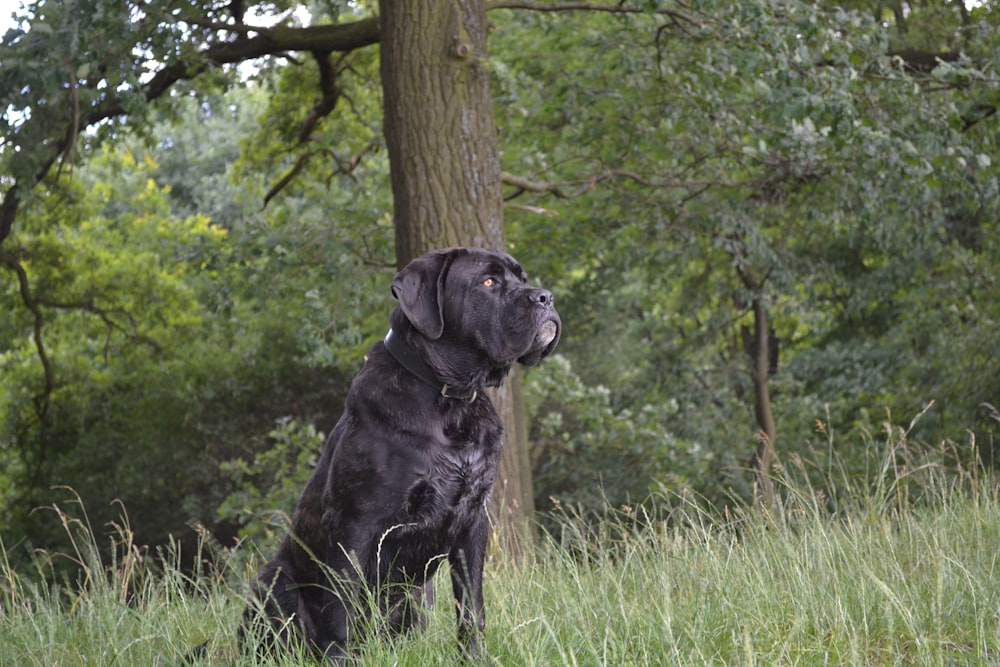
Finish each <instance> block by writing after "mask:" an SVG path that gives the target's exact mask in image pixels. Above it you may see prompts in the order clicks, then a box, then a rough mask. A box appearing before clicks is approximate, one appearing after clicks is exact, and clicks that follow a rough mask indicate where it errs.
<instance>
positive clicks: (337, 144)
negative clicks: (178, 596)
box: [0, 0, 1000, 553]
mask: <svg viewBox="0 0 1000 667" xmlns="http://www.w3.org/2000/svg"><path fill="white" fill-rule="evenodd" d="M120 4H121V3H117V2H105V1H103V0H89V1H88V2H82V1H81V2H77V3H58V4H57V3H53V2H37V3H33V4H31V5H30V6H29V8H28V12H29V13H28V17H29V18H28V19H27V20H26V21H25V22H23V23H21V24H20V25H19V27H18V28H16V29H14V30H11V31H10V32H8V33H7V35H6V36H5V37H4V40H3V44H2V45H0V63H2V64H3V68H2V69H0V72H2V74H0V98H2V99H5V100H9V102H8V105H9V106H7V107H6V108H5V109H4V110H2V121H3V122H2V131H3V135H2V136H3V144H2V145H0V184H3V186H4V188H5V192H6V197H5V206H6V204H7V203H9V202H10V201H12V199H11V184H12V183H14V180H13V179H18V180H17V183H19V185H18V188H19V189H18V191H17V192H16V193H15V194H16V198H17V200H18V203H19V210H18V211H17V217H16V219H14V220H15V221H14V224H13V225H12V226H11V227H10V229H4V228H3V226H2V224H0V232H2V233H0V244H2V245H0V276H2V278H0V311H2V312H3V313H5V315H4V317H3V318H2V319H0V375H2V378H3V381H2V383H0V494H2V495H0V531H2V532H0V534H2V535H3V539H4V542H5V544H7V545H8V548H9V547H10V546H11V545H13V544H14V543H17V542H20V541H22V540H23V541H24V542H25V544H26V545H29V546H33V545H46V544H48V543H50V542H51V541H52V540H54V539H56V535H57V534H60V533H61V530H60V529H59V527H58V525H56V522H53V521H49V520H48V518H46V517H45V516H42V515H38V514H34V515H31V514H29V513H28V510H29V509H30V508H32V507H36V506H40V505H46V504H49V503H50V502H52V499H53V491H51V490H50V487H52V486H55V485H67V486H71V487H73V488H74V489H76V491H78V492H79V493H80V494H81V496H82V497H83V498H84V499H85V500H86V501H87V505H88V508H89V509H90V510H91V511H92V512H93V513H94V514H95V515H98V517H95V518H101V519H103V518H105V517H107V516H113V515H114V513H115V512H116V509H115V508H114V507H112V506H111V505H110V502H111V501H112V500H113V499H116V498H118V499H121V500H122V501H123V502H124V503H125V505H126V507H127V508H128V510H129V513H130V515H131V517H132V524H133V526H135V527H136V530H137V533H138V535H139V540H140V541H145V542H152V543H155V542H160V541H163V540H164V539H165V538H166V535H167V534H168V533H174V534H179V533H183V532H185V527H184V525H185V523H186V522H189V521H192V520H195V521H201V522H204V523H206V524H208V525H213V524H215V523H216V522H218V521H220V520H223V519H240V520H245V519H246V518H247V517H248V516H251V515H253V514H254V513H269V511H271V510H275V509H277V510H284V511H287V510H288V509H289V504H290V502H291V500H292V499H293V498H294V490H295V489H296V488H298V487H297V484H298V483H299V481H300V480H301V479H302V478H303V477H304V476H305V475H308V472H309V468H308V467H309V462H310V460H311V458H312V455H313V452H314V451H315V448H316V447H317V446H318V443H319V441H320V436H321V433H322V432H325V431H326V430H328V429H329V428H330V426H331V425H332V424H331V421H332V420H333V419H335V418H336V415H337V414H338V412H339V401H340V399H341V397H342V396H343V394H344V392H345V391H346V388H347V383H348V381H349V378H350V377H351V376H352V375H353V373H354V372H355V370H356V369H357V367H358V366H359V365H360V364H361V363H362V355H363V354H364V352H365V350H366V349H367V347H368V345H370V344H371V342H372V341H373V340H376V339H377V338H378V337H380V336H381V335H382V334H383V333H384V327H385V322H386V315H387V313H388V311H389V309H390V308H391V305H392V302H391V298H390V296H389V293H388V289H387V285H388V282H389V280H390V279H391V275H392V268H391V267H392V265H393V256H392V249H391V248H392V223H391V202H390V196H391V195H390V190H389V183H388V178H387V172H388V166H387V162H386V158H385V155H384V150H383V146H382V138H381V125H380V105H381V95H380V90H379V85H378V52H377V48H374V47H372V48H359V49H356V50H351V51H349V52H347V53H345V54H344V55H343V56H342V57H340V58H339V59H335V60H334V61H333V64H332V67H333V69H334V70H336V73H337V75H338V78H337V88H336V94H337V96H338V97H339V100H340V102H339V104H338V105H337V106H336V113H333V114H331V113H330V111H331V109H326V108H321V107H322V100H320V102H317V100H316V99H315V98H316V94H317V93H316V90H317V87H319V88H320V89H322V90H325V89H326V88H327V87H326V84H327V83H328V81H325V79H324V76H325V75H328V74H329V72H327V73H326V74H324V71H323V70H322V68H320V69H317V68H316V67H314V66H313V65H312V64H311V63H309V62H306V61H305V60H302V59H298V58H296V57H294V56H286V57H271V58H266V59H262V60H258V61H253V62H252V64H249V63H248V64H247V65H246V66H244V67H243V68H241V69H235V68H233V69H230V68H222V67H220V68H217V69H216V70H210V71H208V72H207V73H206V72H197V73H191V78H192V82H191V83H187V84H183V85H182V84H178V86H177V88H175V89H174V93H173V94H171V95H167V96H164V97H162V98H160V99H155V100H153V99H145V98H143V97H141V96H139V95H136V94H133V95H131V96H130V95H128V94H126V93H128V91H129V90H135V89H136V88H135V87H136V86H139V85H140V84H141V82H142V81H143V77H144V74H143V72H142V69H143V68H144V67H146V68H148V67H151V66H152V65H151V63H154V64H155V63H163V64H165V65H167V66H170V65H172V64H174V63H181V64H183V63H185V62H187V60H185V59H186V58H188V57H189V55H190V54H189V52H188V49H191V50H197V49H199V48H202V47H204V48H215V46H217V45H215V46H213V45H212V44H211V40H210V39H209V38H208V37H207V35H210V34H212V32H213V30H216V27H213V26H216V25H217V24H219V23H222V22H224V21H227V20H229V19H228V18H227V17H228V12H229V6H223V5H219V4H218V3H209V2H206V3H198V2H187V3H183V2H177V3H166V4H167V5H169V7H170V9H169V10H167V9H164V10H163V12H162V13H158V14H149V15H146V14H144V13H143V12H144V11H145V9H148V8H145V5H142V4H141V3H140V4H134V5H133V4H132V3H129V6H130V7H132V8H133V9H134V14H131V15H130V14H123V13H122V10H121V8H120ZM235 5H236V3H234V5H233V6H235ZM140 7H142V8H145V9H142V10H141V9H140ZM505 7H506V8H505ZM560 7H561V6H560V3H557V2H556V3H531V2H523V3H521V2H497V3H494V9H493V10H492V11H491V12H490V15H489V16H490V20H491V22H492V24H493V31H492V34H491V43H490V48H491V56H490V59H489V67H490V70H491V73H492V76H493V78H494V84H495V85H494V94H495V99H496V103H497V104H496V114H497V122H498V126H499V128H500V133H501V137H500V141H501V149H502V156H503V162H504V169H505V170H506V172H507V174H506V183H507V185H506V188H507V193H508V200H507V227H508V229H507V235H508V239H509V243H510V246H511V247H510V250H511V252H512V253H513V254H515V255H516V256H517V257H518V258H519V259H521V260H522V262H523V263H524V264H525V266H527V267H528V269H529V272H531V273H532V274H533V276H534V277H536V278H537V279H538V280H539V281H540V282H541V283H543V284H545V285H546V286H547V287H549V288H551V289H552V290H553V291H554V292H555V293H556V296H557V301H558V305H559V309H560V312H561V313H562V315H563V320H564V322H565V325H566V326H565V338H564V340H563V342H562V343H561V347H560V353H561V354H560V356H559V358H557V359H554V360H552V361H551V362H550V363H547V364H545V365H543V366H542V367H540V368H539V369H537V370H533V371H532V372H531V373H530V374H529V375H528V377H527V395H528V402H529V411H530V413H531V417H532V421H531V435H532V442H533V452H532V459H533V463H534V465H535V482H536V497H537V499H538V506H539V507H540V508H543V509H544V508H548V507H551V506H552V501H551V500H550V498H554V499H556V500H558V501H559V503H560V504H561V505H562V506H564V507H565V506H566V505H578V506H579V507H580V508H581V509H582V511H584V512H587V511H592V510H597V509H599V508H602V507H604V506H605V501H610V503H611V504H612V505H620V504H623V503H626V502H635V501H638V500H641V499H643V498H645V497H647V496H648V495H649V494H650V492H652V491H655V490H657V489H661V488H669V489H680V488H684V489H691V490H693V491H695V492H697V493H699V494H701V495H703V496H705V497H707V498H709V499H710V500H711V501H712V502H716V503H724V502H730V501H731V500H733V499H734V498H735V499H743V500H747V499H750V498H751V496H752V493H753V491H752V488H751V486H752V483H753V476H752V475H750V474H749V472H748V470H747V467H748V466H749V464H750V462H751V459H752V455H753V453H754V449H755V447H756V440H755V437H756V434H757V433H758V432H759V431H760V430H761V425H760V424H759V423H758V419H757V417H756V415H755V401H756V400H757V398H758V397H757V396H756V394H757V393H758V391H757V389H758V388H757V387H756V386H755V384H754V382H753V378H752V366H751V363H750V356H751V355H750V354H749V352H748V350H749V349H750V348H751V347H752V342H753V330H754V308H753V307H752V306H753V304H758V305H761V306H762V307H763V308H764V309H765V311H766V313H767V315H768V318H769V325H770V328H771V330H772V338H773V341H772V342H774V343H775V344H772V350H771V351H772V354H771V359H770V360H769V361H770V371H771V372H770V374H769V376H768V378H767V382H768V384H769V387H770V403H771V406H770V407H771V408H772V409H773V413H774V416H775V420H776V423H777V427H776V438H775V440H774V443H773V446H774V448H775V450H776V452H777V456H778V460H779V461H780V460H783V459H786V458H790V457H796V456H800V457H805V458H807V459H810V460H814V461H815V462H816V463H817V467H818V469H823V468H824V465H825V464H824V462H825V461H828V460H829V458H830V457H836V458H837V460H838V461H840V462H842V463H843V464H844V465H845V466H847V469H848V470H852V469H853V468H852V466H855V465H856V468H857V469H859V470H860V469H862V468H863V466H864V457H863V456H862V454H863V449H864V447H863V441H864V440H863V438H862V437H861V435H862V434H863V433H865V432H876V431H880V430H882V429H883V428H884V427H883V424H884V423H888V424H908V423H909V422H910V420H911V418H912V417H914V416H915V415H917V414H919V413H922V412H923V415H922V418H921V420H920V422H919V425H918V426H917V427H916V428H915V430H914V431H913V433H912V438H911V442H914V441H917V440H919V441H923V442H926V443H928V444H929V445H930V446H934V447H937V445H938V444H939V443H940V442H942V441H954V442H957V443H959V446H957V447H956V451H959V452H960V456H961V457H966V458H974V457H981V458H982V459H983V460H984V461H985V462H986V463H987V464H988V465H992V464H993V462H994V458H995V452H994V451H993V448H994V438H995V436H994V434H995V432H996V417H997V412H996V410H994V409H993V408H992V407H991V406H995V405H998V404H1000V368H998V366H1000V360H998V357H997V355H996V352H995V351H996V350H997V349H998V348H1000V326H998V325H1000V322H998V320H1000V286H998V282H997V278H996V276H997V275H1000V226H998V225H997V220H998V215H1000V210H998V208H1000V193H998V175H1000V154H998V151H997V141H998V125H997V122H998V121H997V118H996V117H995V112H996V109H997V106H998V105H1000V85H998V84H1000V81H998V79H997V67H998V66H1000V55H998V54H1000V48H998V46H1000V40H998V35H997V22H998V16H997V13H998V10H997V8H996V7H994V3H982V4H979V5H977V6H976V7H974V8H972V9H966V8H965V7H964V5H961V4H960V3H956V2H947V1H945V0H938V1H936V2H927V3H921V4H919V5H916V4H913V5H911V4H909V3H887V4H884V3H876V2H864V1H861V0H858V1H856V2H854V3H848V4H846V5H845V4H844V3H838V4H836V5H835V4H834V3H819V4H807V3H800V2H791V1H789V2H777V3H776V2H770V1H765V0H753V1H750V2H740V3H732V2H721V1H718V2H717V1H714V0H699V1H698V2H691V3H687V2H685V3H670V2H665V3H658V2H640V3H635V5H634V6H632V5H629V4H628V3H617V2H612V3H608V4H607V5H606V6H603V8H601V6H600V5H597V3H592V5H591V6H590V9H589V10H586V11H568V10H566V8H565V7H562V9H563V10H564V11H548V10H556V9H560ZM898 7H903V9H902V10H900V11H899V12H894V11H893V9H895V8H898ZM256 9H261V11H262V13H263V15H265V16H266V15H267V14H268V13H270V14H271V17H272V18H271V20H277V19H276V18H274V12H281V11H283V10H284V9H285V6H284V4H281V5H280V6H279V5H275V4H273V3H272V4H270V5H268V6H267V7H263V6H262V7H261V8H255V9H254V11H256ZM91 10H92V11H91ZM311 10H312V17H313V18H312V19H311V20H314V21H315V22H316V23H317V24H325V25H346V24H349V23H350V22H351V21H356V20H361V21H363V20H365V19H364V17H366V16H370V14H371V12H369V11H368V8H367V4H366V3H340V2H332V3H316V4H315V6H312V7H311ZM150 11H151V10H150ZM252 14H253V12H250V13H248V14H247V16H246V18H247V21H248V22H251V21H250V19H251V15H252ZM140 15H141V16H140ZM192 16H197V17H200V18H201V20H202V23H201V24H199V23H196V22H193V21H192V20H190V17H192ZM281 16H282V17H283V20H284V21H285V22H286V25H292V24H293V23H294V22H295V21H298V20H300V17H302V16H304V14H302V13H298V14H296V15H295V16H288V15H285V14H281ZM177 17H186V18H187V19H189V20H181V19H178V18H177ZM359 17H360V18H359ZM259 20H260V21H264V20H266V19H263V18H262V19H259ZM150 26H154V27H155V26H170V30H154V29H151V28H150ZM248 41H249V40H248ZM136 44H140V45H141V48H140V47H137V46H135V45H136ZM206 44H208V46H205V45H206ZM233 45H235V46H234V48H235V47H236V46H239V38H238V37H237V38H234V41H233ZM133 49H137V50H133ZM40 54H44V55H40ZM112 56H113V57H112ZM227 62H232V61H227ZM66 63H69V64H71V65H72V67H73V68H74V76H75V80H76V85H75V87H74V88H73V91H74V94H75V96H76V97H75V102H74V104H75V106H72V107H71V108H70V111H69V112H67V107H66V106H60V105H58V104H55V103H50V102H49V99H50V98H51V99H53V100H54V99H57V96H58V95H65V94H66V93H65V91H66V87H65V85H64V84H63V83H62V81H63V79H62V78H61V77H62V76H63V74H64V71H65V69H66ZM100 67H103V68H104V70H103V71H99V69H100ZM98 72H99V73H98ZM180 78H182V79H183V78H184V77H180ZM130 86H131V88H130ZM113 91H120V95H119V97H121V99H120V100H114V99H112V98H113V95H112V92H113ZM58 99H65V98H58ZM109 100H110V101H109ZM111 102H114V103H116V104H124V105H126V107H127V108H128V110H129V115H128V116H127V118H128V119H129V122H128V123H124V122H123V121H122V120H121V119H115V120H106V121H103V122H99V123H97V124H96V125H92V126H89V125H88V123H89V122H90V121H89V119H91V118H97V119H98V120H100V118H101V117H100V114H99V111H100V109H102V108H104V107H106V106H107V105H108V104H110V103H111ZM88 105H89V106H88ZM102 105H104V106H102ZM128 105H132V106H128ZM88 110H89V111H88ZM324 112H325V113H324ZM66 113H77V114H78V115H79V116H80V118H81V122H80V123H79V125H78V129H79V132H78V134H77V135H75V136H72V137H70V138H69V139H70V141H69V142H68V145H69V152H68V153H66V152H64V153H63V157H64V158H66V159H64V161H63V162H62V163H61V164H62V165H63V167H62V168H61V169H58V170H52V171H48V172H44V177H43V178H41V180H40V181H39V182H38V183H37V184H32V182H31V179H32V178H33V176H34V175H37V174H42V173H43V170H42V168H41V167H42V166H43V165H44V164H45V163H46V162H48V163H51V162H53V161H54V160H55V159H56V158H57V156H58V151H57V147H55V146H54V145H53V144H52V142H51V141H49V140H43V139H42V138H40V137H43V136H44V130H45V127H46V125H51V124H52V123H54V122H56V121H57V120H58V119H59V118H62V117H64V116H65V114H66ZM75 127H76V126H75ZM25 179H27V180H25ZM25 183H27V184H29V185H30V186H31V187H30V188H26V187H25ZM265 202H266V206H265V205H264V204H265ZM5 219H6V218H0V221H2V220H5ZM932 401H933V402H934V405H933V407H931V408H930V409H928V410H926V412H924V410H925V408H926V406H927V405H928V404H929V403H930V402H932ZM817 420H822V423H823V424H824V429H834V430H836V431H837V432H838V433H839V437H838V438H837V443H838V444H837V447H836V450H837V451H831V450H830V448H828V447H826V446H825V443H826V442H827V438H826V435H825V434H823V433H817V432H816V423H817ZM855 443H856V445H855ZM970 444H971V445H974V446H969V445H970ZM227 498H228V500H227ZM276 504H281V505H282V506H281V507H275V505H276ZM220 507H222V508H223V511H222V512H221V513H220V512H219V511H218V510H219V508H220ZM104 508H107V511H106V512H105V511H104ZM268 515H269V514H268ZM249 530H251V531H257V532H256V535H261V534H262V533H263V532H266V529H265V528H262V527H261V526H260V525H255V526H253V527H252V528H250V529H249ZM12 553H13V551H12ZM18 553H21V551H18Z"/></svg>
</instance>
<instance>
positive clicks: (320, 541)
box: [244, 248, 562, 660]
mask: <svg viewBox="0 0 1000 667" xmlns="http://www.w3.org/2000/svg"><path fill="white" fill-rule="evenodd" d="M392 293H393V295H394V296H395V297H396V298H397V299H398V300H399V306H398V307H397V308H396V309H395V310H394V311H393V313H392V315H391V318H390V323H391V326H392V328H391V329H390V330H389V334H388V335H387V336H386V338H385V340H384V341H380V342H378V343H376V344H375V345H374V346H373V347H372V349H371V351H370V353H369V355H368V359H367V360H366V362H365V365H364V368H363V369H362V370H361V372H360V373H359V374H358V376H357V377H356V378H355V379H354V381H353V383H352V384H351V389H350V391H349V393H348V395H347V400H346V403H345V406H344V414H343V416H342V417H341V418H340V421H339V422H338V423H337V425H336V427H335V428H334V429H333V431H332V432H331V433H330V437H329V438H328V439H327V441H326V445H325V446H324V449H323V454H322V456H321V458H320V460H319V464H318V466H317V468H316V470H315V472H314V473H313V476H312V478H311V479H310V480H309V483H308V484H307V485H306V487H305V490H304V491H303V492H302V495H301V496H300V498H299V501H298V505H297V506H296V508H295V513H294V515H293V517H292V526H291V531H290V533H289V535H288V536H286V537H285V539H284V541H283V542H282V544H281V546H280V547H279V548H278V553H277V554H276V555H275V557H274V559H273V560H271V561H270V562H269V563H267V564H266V565H265V566H264V567H263V568H262V569H261V572H260V574H259V576H258V579H257V582H256V590H255V597H256V599H257V601H258V602H259V604H260V605H261V606H262V609H257V608H255V607H256V605H252V606H250V607H248V608H247V613H246V618H245V621H244V634H245V632H246V628H247V627H248V626H251V625H253V624H254V623H255V622H260V621H259V620H258V619H261V617H262V616H266V617H267V619H268V621H267V622H270V623H271V624H273V625H274V627H275V628H276V630H277V634H278V636H279V637H281V638H282V639H283V640H284V641H287V640H289V639H291V638H292V637H293V636H295V635H297V637H298V638H299V639H300V640H303V641H305V642H306V643H307V644H308V645H309V646H310V647H311V648H312V649H313V650H315V651H316V652H318V653H321V654H324V655H326V656H328V657H331V658H334V659H337V660H340V659H342V658H343V657H344V655H345V652H346V651H347V650H348V646H349V645H350V644H351V643H352V642H354V641H357V640H358V639H359V637H360V635H361V634H363V633H364V630H363V628H364V626H365V623H364V622H363V621H364V620H365V619H366V618H368V617H369V616H370V612H371V608H372V606H373V605H371V604H370V603H367V602H365V601H364V599H367V600H372V599H374V600H377V608H378V609H377V613H379V614H381V615H382V616H384V618H385V620H386V623H387V625H388V628H389V629H390V630H391V631H394V632H401V631H404V630H406V629H408V628H409V627H412V626H413V625H415V624H419V623H422V618H423V615H422V613H421V610H420V607H421V596H422V593H423V589H424V587H425V585H428V586H429V584H428V582H429V580H430V578H431V577H432V576H433V574H434V572H435V570H436V569H437V567H438V564H439V563H440V562H441V560H443V559H447V560H448V563H449V566H450V570H451V580H452V587H453V591H454V595H455V601H456V605H457V609H458V627H459V639H460V642H461V645H462V647H463V650H464V651H465V652H466V654H468V655H475V654H477V652H478V643H479V635H480V634H481V632H482V630H483V627H484V617H483V589H482V581H483V561H484V559H485V553H486V541H487V532H488V529H489V526H488V523H487V517H486V508H485V503H486V500H487V497H488V496H489V494H490V490H491V489H492V487H493V480H494V477H495V476H496V471H497V465H498V461H499V456H500V448H501V444H502V442H501V440H502V422H501V420H500V418H499V416H498V415H497V412H496V410H495V409H494V407H493V404H492V403H491V402H490V400H489V398H488V397H487V396H485V395H484V394H483V391H482V390H483V389H485V388H486V387H496V386H499V385H500V384H501V382H502V381H503V379H504V377H506V375H507V372H508V371H509V370H510V368H511V366H513V364H514V363H515V362H520V363H521V364H524V365H526V366H531V365H534V364H537V363H538V362H539V361H540V360H541V359H542V358H543V357H545V356H547V355H549V354H551V353H552V350H553V349H554V348H555V346H556V343H557V342H558V341H559V335H560V329H561V326H562V325H561V322H560V320H559V315H558V314H557V313H556V311H555V308H554V307H553V302H552V294H551V293H550V292H548V291H546V290H543V289H537V288H534V287H531V286H529V285H528V284H527V278H526V276H525V273H524V270H523V269H522V268H521V266H520V265H519V264H518V263H517V262H516V261H515V260H514V259H513V258H512V257H510V256H509V255H506V254H504V253H499V252H493V251H489V250H482V249H478V248H454V249H450V250H444V251H438V252H432V253H429V254H427V255H424V256H422V257H420V258H418V259H416V260H414V261H413V262H411V263H410V264H409V265H408V266H407V267H406V268H404V269H403V270H402V271H400V272H399V273H398V274H397V275H396V277H395V279H394V280H393V282H392ZM365 595H369V597H367V598H364V596H365ZM372 595H373V596H374V597H372ZM256 634H258V635H259V634H267V633H256Z"/></svg>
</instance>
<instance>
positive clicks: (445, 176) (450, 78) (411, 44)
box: [379, 0, 534, 548]
mask: <svg viewBox="0 0 1000 667" xmlns="http://www.w3.org/2000/svg"><path fill="white" fill-rule="evenodd" d="M379 12H380V17H381V35H380V39H379V44H380V49H381V56H380V57H381V75H382V90H383V95H384V105H385V116H384V131H385V137H386V144H387V147H388V151H389V163H390V167H391V174H392V194H393V201H394V207H395V227H396V261H397V263H398V265H399V266H400V267H402V266H403V265H405V264H406V262H408V261H409V260H410V259H412V258H414V257H416V256H418V255H421V254H423V253H424V252H427V251H428V250H431V249H434V248H442V247H449V246H463V245H464V246H479V247H484V248H492V249H496V250H503V249H504V248H505V241H504V229H503V192H502V182H501V170H500V155H499V150H498V148H497V130H496V124H495V120H494V117H493V98H492V94H491V92H490V80H489V72H488V71H487V68H486V32H487V24H486V4H485V2H483V1H482V0H436V1H426V0H381V2H380V3H379ZM492 398H493V400H494V403H495V404H496V406H497V410H498V411H499V412H500V415H501V417H502V418H503V420H504V425H505V428H506V445H505V448H504V453H503V459H502V463H501V467H500V474H499V476H498V479H497V486H496V489H495V491H494V494H493V499H492V503H491V504H492V509H493V512H494V513H493V516H494V522H495V526H496V527H497V529H498V535H499V536H500V537H501V539H502V543H504V544H505V545H507V546H512V547H515V548H516V547H517V545H518V544H519V538H520V537H521V536H523V535H524V530H525V527H526V526H528V525H530V518H531V516H532V515H533V514H534V503H533V496H532V493H531V480H530V467H529V466H528V465H527V442H526V437H525V435H526V432H527V428H526V426H525V425H524V407H523V400H522V399H521V398H520V383H519V380H518V376H517V374H512V376H511V378H510V380H509V381H508V382H507V383H506V384H505V386H504V387H503V388H502V389H500V390H498V391H496V392H492ZM525 471H527V476H526V474H525Z"/></svg>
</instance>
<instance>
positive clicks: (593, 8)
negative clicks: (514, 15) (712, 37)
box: [486, 0, 704, 25]
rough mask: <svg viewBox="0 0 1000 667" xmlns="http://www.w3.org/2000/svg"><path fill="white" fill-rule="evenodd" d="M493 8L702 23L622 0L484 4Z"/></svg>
mask: <svg viewBox="0 0 1000 667" xmlns="http://www.w3.org/2000/svg"><path fill="white" fill-rule="evenodd" d="M494 9H524V10H529V11H533V12H578V11H582V12H606V13H609V14H658V15H661V16H669V17H671V18H673V19H675V20H681V21H685V22H687V23H690V24H692V25H702V24H703V22H704V21H703V20H700V19H697V18H695V17H693V16H691V15H690V14H688V13H686V12H683V11H680V10H679V9H669V8H666V7H660V8H657V9H652V10H650V9H645V8H643V7H632V6H629V5H626V4H625V3H624V2H621V3H618V4H614V5H610V4H603V3H599V2H539V1H533V0H494V2H491V3H489V4H487V5H486V11H492V10H494Z"/></svg>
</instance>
